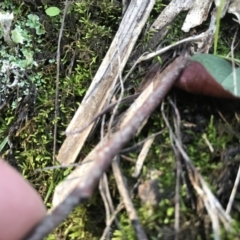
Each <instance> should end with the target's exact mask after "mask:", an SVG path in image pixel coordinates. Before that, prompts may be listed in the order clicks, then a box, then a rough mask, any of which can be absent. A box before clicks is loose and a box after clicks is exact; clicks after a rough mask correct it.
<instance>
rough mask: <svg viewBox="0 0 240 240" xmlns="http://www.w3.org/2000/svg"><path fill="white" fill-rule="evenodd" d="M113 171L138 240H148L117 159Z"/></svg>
mask: <svg viewBox="0 0 240 240" xmlns="http://www.w3.org/2000/svg"><path fill="white" fill-rule="evenodd" d="M112 169H113V174H114V177H115V180H116V183H117V188H118V191H119V193H120V195H121V197H122V199H123V203H124V205H125V208H126V210H127V213H128V217H129V219H130V221H131V223H132V226H133V228H134V230H135V233H136V236H137V239H139V240H140V239H141V240H147V239H148V238H147V235H146V233H145V232H144V230H143V227H142V224H141V222H140V220H139V218H138V215H137V211H136V210H135V208H134V206H133V202H132V200H131V197H130V195H129V192H128V189H127V186H126V184H125V183H124V179H123V175H122V172H121V169H120V166H119V161H118V159H117V157H115V159H114V160H113V162H112Z"/></svg>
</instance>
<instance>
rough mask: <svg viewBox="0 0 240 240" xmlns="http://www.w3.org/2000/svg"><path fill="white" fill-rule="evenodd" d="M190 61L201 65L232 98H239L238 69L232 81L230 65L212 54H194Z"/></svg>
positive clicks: (239, 69)
mask: <svg viewBox="0 0 240 240" xmlns="http://www.w3.org/2000/svg"><path fill="white" fill-rule="evenodd" d="M191 60H193V61H197V62H199V63H201V64H202V65H203V66H204V68H205V69H206V70H207V71H208V72H209V73H210V74H211V75H212V77H213V78H214V79H215V80H216V81H217V82H218V83H219V84H220V85H221V86H222V87H223V88H224V89H225V90H227V91H229V92H231V93H232V94H233V95H234V96H238V97H239V96H240V68H237V69H236V79H234V75H233V71H232V65H231V64H230V63H229V62H228V61H227V60H225V59H223V58H221V57H218V56H215V55H212V54H196V55H194V56H193V57H191Z"/></svg>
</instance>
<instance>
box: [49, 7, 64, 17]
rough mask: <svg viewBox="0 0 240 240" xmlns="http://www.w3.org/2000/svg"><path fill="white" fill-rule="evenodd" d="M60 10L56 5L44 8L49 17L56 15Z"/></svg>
mask: <svg viewBox="0 0 240 240" xmlns="http://www.w3.org/2000/svg"><path fill="white" fill-rule="evenodd" d="M60 12H61V10H60V9H59V8H57V7H49V8H47V9H46V14H47V15H48V16H50V17H54V16H57V15H58V14H59V13H60Z"/></svg>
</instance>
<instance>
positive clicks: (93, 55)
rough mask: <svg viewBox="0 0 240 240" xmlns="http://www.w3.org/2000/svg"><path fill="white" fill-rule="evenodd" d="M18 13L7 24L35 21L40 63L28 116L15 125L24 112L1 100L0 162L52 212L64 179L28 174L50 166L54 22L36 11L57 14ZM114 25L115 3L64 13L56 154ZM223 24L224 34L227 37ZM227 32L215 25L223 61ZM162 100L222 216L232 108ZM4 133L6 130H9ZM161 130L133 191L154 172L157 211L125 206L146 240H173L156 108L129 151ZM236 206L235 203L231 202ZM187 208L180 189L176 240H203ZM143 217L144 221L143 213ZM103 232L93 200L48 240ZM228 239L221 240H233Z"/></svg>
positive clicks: (238, 121)
mask: <svg viewBox="0 0 240 240" xmlns="http://www.w3.org/2000/svg"><path fill="white" fill-rule="evenodd" d="M7 2H8V1H4V3H3V4H2V6H1V7H2V9H3V10H4V11H7V10H8V11H14V12H16V14H17V13H18V14H19V12H18V9H19V8H18V7H17V6H19V2H18V1H12V3H11V4H9V3H7ZM168 2H169V1H165V2H164V1H163V3H162V2H161V1H158V3H157V7H156V9H155V13H153V15H152V17H151V19H150V21H152V20H153V19H154V16H155V15H156V14H157V11H159V9H162V8H163V7H164V3H165V4H167V3H168ZM4 4H5V5H4ZM21 4H22V5H21V11H20V12H21V15H20V14H19V15H17V16H18V19H17V20H16V21H20V20H21V19H23V18H24V17H26V16H27V15H28V14H30V13H32V12H37V15H38V16H39V18H40V23H41V24H42V25H43V27H44V29H45V31H46V33H45V35H44V36H43V39H42V41H43V42H42V43H39V45H38V48H39V49H40V51H39V52H38V53H35V54H34V59H35V60H36V61H38V62H41V64H40V67H36V68H34V67H33V68H32V69H30V70H29V71H30V72H29V73H28V74H32V73H33V72H39V73H41V83H40V85H39V86H38V89H37V95H36V103H35V104H34V105H32V104H31V108H28V110H27V111H26V114H25V116H24V117H21V116H20V114H19V113H20V112H22V111H23V109H24V106H25V105H23V104H21V102H20V103H19V106H18V108H17V111H16V109H12V108H11V107H10V106H11V101H12V99H9V102H8V105H7V106H6V107H5V108H4V109H2V110H1V118H0V121H1V126H0V133H1V138H0V139H1V141H2V142H3V141H4V139H5V137H7V136H9V137H10V139H11V142H12V143H13V148H12V149H10V148H9V146H8V144H5V146H4V148H3V149H2V151H1V155H2V156H3V157H4V158H5V159H7V160H8V161H9V162H10V163H11V164H12V165H14V166H16V167H17V168H18V169H19V170H20V171H21V172H22V174H23V175H24V176H25V177H26V178H27V179H28V180H29V181H30V182H31V183H32V184H33V186H34V187H35V188H36V189H37V190H38V191H39V193H40V194H41V196H42V197H43V199H44V200H45V203H46V205H47V206H48V207H51V199H52V194H53V189H54V187H55V186H56V185H57V184H58V183H59V182H60V181H61V180H63V179H64V177H65V176H66V175H67V174H68V173H69V170H65V171H64V170H61V169H60V170H54V171H53V170H48V171H40V172H36V171H35V170H36V169H43V168H45V167H47V166H52V165H53V164H54V161H53V160H52V159H53V157H52V151H53V150H52V149H53V123H54V121H55V120H54V99H55V79H56V63H55V62H51V61H48V60H49V59H54V58H55V53H56V49H57V40H58V35H59V29H60V24H61V16H56V17H54V18H50V17H48V16H46V15H45V14H44V8H46V7H49V6H56V7H59V8H61V9H62V8H63V4H62V3H59V2H56V1H41V2H39V3H30V2H29V1H23V2H22V3H21ZM22 13H24V14H22ZM185 15H186V13H183V14H181V15H180V16H179V17H178V18H177V19H176V21H175V22H174V24H173V25H172V26H170V27H169V33H168V35H167V37H166V39H168V40H169V42H172V41H176V40H178V39H181V38H183V37H184V34H183V33H182V32H181V30H180V28H181V24H182V22H183V19H184V16H185ZM120 19H121V8H120V4H119V5H118V1H110V0H104V1H100V0H85V1H80V2H76V3H74V4H73V5H72V6H71V7H70V10H69V14H68V15H67V17H66V22H65V28H64V33H63V37H62V44H61V52H62V55H61V59H62V61H61V69H60V96H59V106H60V109H59V120H58V126H59V134H58V136H57V149H59V148H60V146H61V144H62V142H63V140H64V135H63V134H62V132H64V130H65V129H66V127H67V125H68V123H69V122H70V120H71V118H72V117H73V115H74V112H75V111H76V110H77V108H78V106H79V104H80V102H81V99H82V97H83V96H84V93H85V92H86V90H87V88H88V86H89V85H90V83H91V80H92V78H93V76H94V74H95V72H96V71H97V69H98V67H99V65H100V64H101V61H102V59H103V58H104V55H105V53H106V51H107V49H108V47H109V45H110V43H111V40H112V39H113V37H114V34H115V32H116V31H117V29H118V24H119V22H120ZM229 25H231V26H232V27H231V28H229ZM235 27H236V24H234V22H233V21H232V19H231V17H229V16H227V17H226V18H224V19H223V20H222V22H221V27H220V36H219V43H218V54H220V55H226V54H228V53H229V52H230V46H231V42H232V39H233V35H234V31H235ZM206 29H207V25H206V27H205V26H204V25H202V26H201V27H199V28H196V31H197V32H200V31H202V30H206ZM33 35H34V34H33ZM239 56H240V51H239V47H238V48H237V49H235V58H239ZM31 76H32V75H31ZM139 80H140V79H139ZM136 82H138V81H136ZM136 84H137V83H136ZM15 94H17V91H14V92H13V98H14V96H15ZM169 96H170V97H171V98H172V99H175V101H176V104H177V107H178V109H179V112H180V116H181V134H182V140H183V144H184V146H185V149H186V151H187V153H188V154H189V157H190V158H191V160H192V161H193V163H194V164H195V166H196V167H198V168H199V171H200V172H201V174H202V175H203V176H204V178H205V179H206V181H207V182H208V183H209V184H210V186H211V189H212V191H213V192H214V193H215V194H216V195H217V197H218V198H219V200H220V201H221V203H222V204H223V206H224V207H226V204H227V200H228V198H229V195H230V192H231V188H232V186H233V182H234V180H235V176H236V171H237V166H238V164H239V152H238V151H235V152H234V151H232V150H233V149H237V148H238V146H239V139H240V138H239V137H240V110H239V107H238V102H236V101H230V100H219V99H213V98H209V97H202V96H194V95H191V94H186V93H185V92H182V91H180V90H176V89H175V90H172V91H171V92H170V94H169ZM30 103H31V101H29V102H28V104H30ZM165 104H166V107H165V109H166V114H167V116H168V119H169V121H170V123H173V115H174V114H173V109H172V108H171V106H170V104H169V103H168V101H167V99H166V100H165ZM12 126H14V127H15V129H14V130H11V131H10V129H12ZM160 130H164V131H163V133H162V134H161V135H159V136H158V137H156V139H155V141H154V144H153V145H152V147H151V149H150V152H149V154H148V156H147V159H146V160H145V165H144V169H143V173H142V175H141V177H140V178H139V179H138V181H140V182H141V181H144V180H145V179H147V178H148V176H149V172H150V171H151V170H157V171H158V172H159V173H160V177H159V186H160V189H161V200H160V203H159V206H157V207H156V209H154V213H152V212H151V209H149V206H145V205H142V204H141V201H140V199H139V198H138V196H137V194H135V193H134V197H133V201H134V205H135V207H136V209H137V211H138V213H139V216H140V219H141V221H142V223H143V226H144V228H145V230H146V232H147V234H148V235H149V239H152V240H153V239H173V238H174V236H173V226H174V196H175V195H174V193H175V184H176V159H175V155H174V153H173V150H172V147H171V141H170V137H169V131H168V129H167V128H166V126H165V123H164V121H163V118H162V114H161V111H160V107H159V108H158V109H157V110H156V111H155V112H154V113H153V114H152V116H151V117H150V120H149V122H148V124H147V125H146V126H145V127H144V129H143V131H142V133H141V135H140V136H138V137H135V138H134V140H133V141H132V142H130V143H129V146H132V145H134V144H135V143H137V142H138V141H140V140H142V139H144V138H145V137H147V136H149V135H151V134H152V133H154V132H158V131H160ZM9 133H10V134H9ZM96 138H98V137H96ZM94 144H95V142H94V140H93V139H92V140H91V141H90V142H88V146H86V148H85V149H83V151H82V153H81V157H84V155H86V154H87V153H88V152H89V149H91V148H92V147H93V146H94ZM210 146H211V147H212V149H213V151H212V149H211V148H210ZM232 152H233V153H232ZM137 154H138V151H133V152H131V153H128V154H127V156H128V157H131V158H133V159H135V158H136V157H137ZM226 156H227V157H226ZM121 165H122V168H123V171H124V174H125V176H126V178H127V179H129V180H128V181H129V185H130V186H132V185H133V184H134V183H136V181H137V180H135V179H133V178H132V177H131V174H132V171H133V167H134V165H133V164H132V163H129V162H126V161H124V160H122V164H121ZM109 177H110V188H111V190H112V191H113V193H114V194H113V197H114V202H115V203H116V204H117V203H118V200H119V196H118V195H117V194H116V186H115V184H114V180H113V179H112V176H111V173H110V172H109ZM219 189H221V191H220V190H219ZM192 194H193V195H194V194H195V193H192ZM238 198H239V196H237V199H238ZM191 201H192V199H191V196H189V192H188V191H187V189H186V184H184V183H183V182H182V183H181V201H180V202H181V208H180V214H181V217H180V226H181V233H180V239H210V235H211V232H212V231H211V226H210V221H209V226H210V227H209V228H206V222H207V221H208V220H206V219H205V218H207V217H206V216H205V215H204V217H203V216H199V215H198V213H197V211H196V210H193V209H192V207H191ZM150 212H151V214H149V213H150ZM238 215H239V208H238V205H237V200H236V202H235V207H234V214H233V217H236V220H237V221H236V226H239V222H238V221H239V217H238ZM96 216H97V217H96ZM119 221H120V223H121V227H122V228H121V229H120V230H117V229H114V228H113V229H112V232H113V238H112V239H115V240H118V239H135V235H134V231H133V229H132V226H131V224H130V221H129V220H128V216H127V214H126V212H125V211H123V212H121V213H120V214H119ZM204 224H205V225H204ZM104 226H105V209H104V205H103V203H102V201H101V198H100V195H99V194H98V193H96V194H95V195H94V196H93V198H92V200H91V201H90V202H89V203H88V204H86V205H83V206H80V207H78V208H77V209H76V210H75V211H74V212H73V213H72V214H71V215H70V216H69V217H68V219H67V220H66V221H65V222H64V223H62V225H61V226H60V227H59V228H58V229H56V231H55V232H54V233H53V234H51V235H50V236H49V237H48V238H47V239H84V240H85V239H99V238H100V236H101V234H102V231H103V229H104ZM236 229H237V227H236ZM234 237H235V236H233V237H231V238H228V239H234Z"/></svg>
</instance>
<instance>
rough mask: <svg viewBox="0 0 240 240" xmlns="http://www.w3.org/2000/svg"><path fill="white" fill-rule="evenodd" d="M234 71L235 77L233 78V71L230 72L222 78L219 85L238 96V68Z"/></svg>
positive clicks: (239, 75)
mask: <svg viewBox="0 0 240 240" xmlns="http://www.w3.org/2000/svg"><path fill="white" fill-rule="evenodd" d="M235 73H236V79H234V73H233V72H232V73H231V74H229V75H228V76H227V77H226V78H225V79H224V81H223V82H222V83H221V85H222V86H223V87H224V89H226V90H228V91H229V92H231V93H232V94H234V95H235V96H240V68H237V69H236V70H235Z"/></svg>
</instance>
